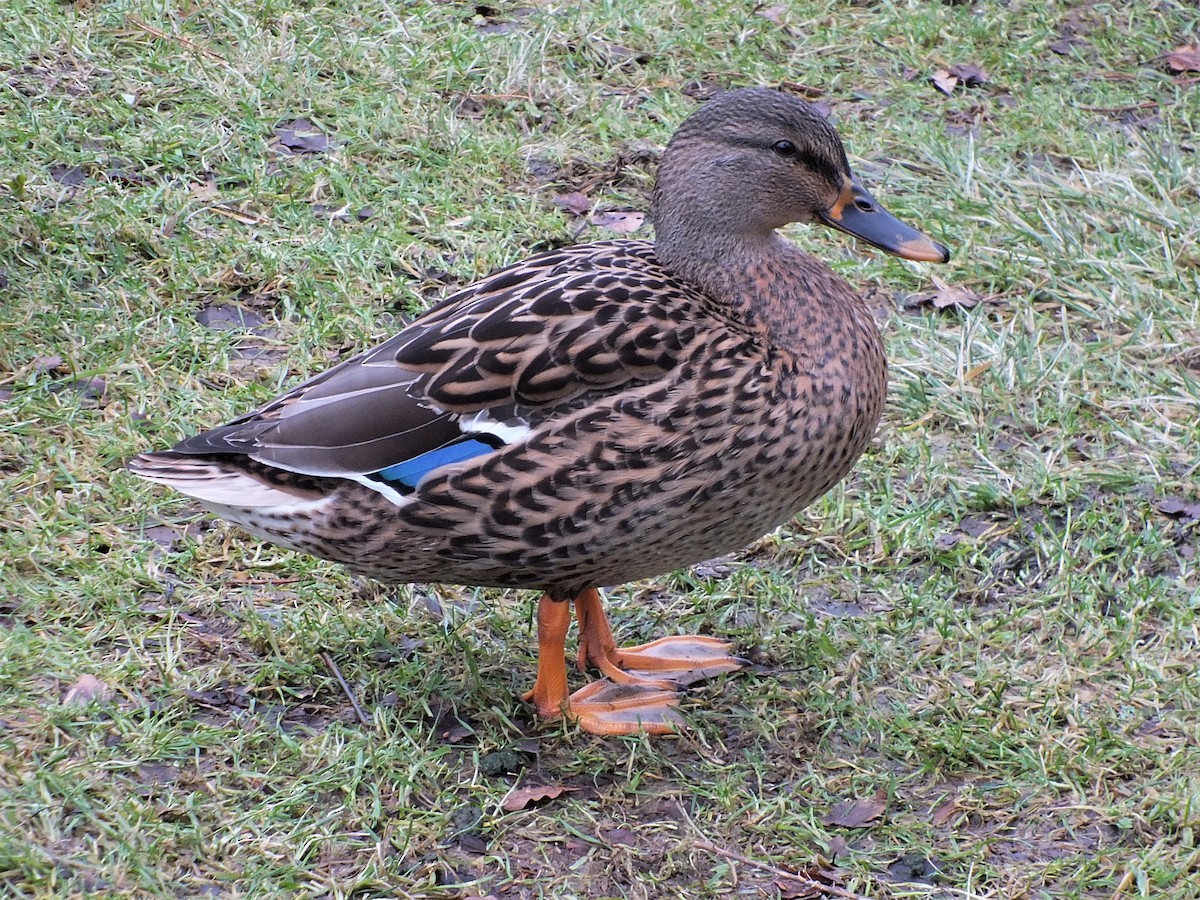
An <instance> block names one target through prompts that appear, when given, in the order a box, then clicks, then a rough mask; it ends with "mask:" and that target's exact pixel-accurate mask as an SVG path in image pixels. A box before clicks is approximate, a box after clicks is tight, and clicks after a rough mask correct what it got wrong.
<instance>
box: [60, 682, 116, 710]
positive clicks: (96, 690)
mask: <svg viewBox="0 0 1200 900" xmlns="http://www.w3.org/2000/svg"><path fill="white" fill-rule="evenodd" d="M112 698H113V689H112V688H111V687H109V686H108V685H107V684H105V683H104V682H103V681H101V680H100V679H99V678H97V677H96V676H95V675H80V676H79V677H78V678H77V679H75V683H74V684H73V685H71V686H70V687H69V688H67V691H66V693H65V694H63V698H62V704H63V706H88V705H89V704H91V703H93V702H95V701H99V702H101V703H104V702H106V701H108V700H111V699H112Z"/></svg>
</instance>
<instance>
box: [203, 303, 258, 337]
mask: <svg viewBox="0 0 1200 900" xmlns="http://www.w3.org/2000/svg"><path fill="white" fill-rule="evenodd" d="M196 321H197V322H199V323H200V324H201V325H203V326H204V327H205V328H211V329H212V330H213V331H250V332H253V333H255V334H257V333H259V331H260V330H261V326H262V325H263V324H264V322H265V320H264V319H263V317H262V316H260V315H259V314H258V313H256V312H254V310H251V309H246V307H244V306H239V305H238V304H236V303H216V304H214V305H212V306H206V307H204V309H202V310H200V312H198V313H196Z"/></svg>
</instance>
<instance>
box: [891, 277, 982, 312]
mask: <svg viewBox="0 0 1200 900" xmlns="http://www.w3.org/2000/svg"><path fill="white" fill-rule="evenodd" d="M933 284H934V287H935V288H936V289H935V290H932V291H926V292H924V293H921V294H909V295H908V296H907V297H904V298H903V299H902V300H901V302H900V305H901V306H903V307H904V308H905V309H916V308H917V307H919V306H932V307H933V308H934V309H937V310H943V309H950V308H951V307H954V308H957V309H971V308H972V307H975V306H978V305H979V304H980V303H983V302H984V300H985V298H984V297H982V296H981V295H980V294H979V293H977V292H976V291H974V290H972V289H971V288H969V287H964V286H963V285H958V284H946V283H945V282H943V281H941V280H939V279H937V278H935V279H934V280H933Z"/></svg>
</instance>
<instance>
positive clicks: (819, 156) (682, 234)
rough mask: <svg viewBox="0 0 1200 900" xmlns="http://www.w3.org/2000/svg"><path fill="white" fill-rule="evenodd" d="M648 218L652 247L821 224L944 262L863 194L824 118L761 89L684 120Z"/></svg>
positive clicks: (932, 246)
mask: <svg viewBox="0 0 1200 900" xmlns="http://www.w3.org/2000/svg"><path fill="white" fill-rule="evenodd" d="M651 218H652V220H653V222H654V226H655V230H656V233H657V235H658V237H659V240H660V242H662V241H663V240H664V238H665V239H666V240H667V241H671V240H672V238H673V237H674V238H675V239H679V240H689V241H695V242H697V243H699V244H703V243H704V242H703V240H697V239H698V238H701V237H702V236H703V235H704V233H705V232H709V233H711V234H714V235H716V234H722V233H723V234H724V235H726V236H728V237H730V238H733V239H743V240H751V241H753V240H756V239H766V238H769V236H770V234H771V232H772V231H774V229H776V228H779V227H780V226H782V225H786V224H788V223H789V222H821V223H823V224H825V225H829V226H832V227H833V228H837V229H838V230H839V231H844V232H846V233H847V234H852V235H854V236H855V237H857V238H859V239H860V240H863V241H866V242H867V243H868V244H871V245H872V246H875V247H878V248H879V249H880V250H885V251H887V252H888V253H892V254H894V255H896V256H900V257H903V258H905V259H915V260H922V261H925V262H946V261H947V260H948V259H950V251H949V250H947V249H946V247H944V246H943V245H942V244H939V243H937V242H936V241H932V240H930V239H929V238H927V237H925V236H924V235H923V234H921V233H920V232H919V231H917V230H916V229H915V228H912V227H911V226H909V225H906V224H904V223H903V222H901V221H900V220H899V219H897V218H896V217H895V216H893V215H892V214H891V213H889V212H888V211H887V210H886V209H884V208H883V206H882V205H881V204H880V203H879V202H878V201H877V200H875V198H874V197H872V196H871V195H870V193H868V192H867V189H866V188H865V187H863V185H862V182H860V181H859V180H858V178H857V176H855V174H854V173H853V172H852V171H851V170H850V164H849V163H848V162H847V161H846V152H845V150H843V149H842V142H841V140H840V139H839V138H838V136H837V132H836V131H834V129H833V126H832V125H830V124H829V121H828V120H827V119H826V118H825V117H824V116H822V115H821V114H820V113H819V112H817V111H816V110H815V109H814V108H813V107H812V106H810V105H809V104H808V103H805V102H804V101H803V100H799V99H797V98H795V97H792V96H789V95H787V94H781V93H779V92H778V91H772V90H767V89H765V88H750V89H746V90H736V91H726V92H724V93H721V94H718V95H716V96H715V97H713V98H712V99H711V100H709V101H708V102H707V103H705V104H704V105H703V106H702V107H700V109H698V110H697V111H696V112H694V113H693V114H692V115H691V116H689V117H688V118H687V120H685V121H684V123H683V124H682V125H681V126H680V127H679V130H678V131H677V132H676V133H675V136H674V137H673V138H672V139H671V142H670V144H668V145H667V150H666V152H665V153H664V154H663V160H662V165H661V166H660V169H659V176H658V182H657V184H656V185H655V189H654V205H653V208H652V210H651Z"/></svg>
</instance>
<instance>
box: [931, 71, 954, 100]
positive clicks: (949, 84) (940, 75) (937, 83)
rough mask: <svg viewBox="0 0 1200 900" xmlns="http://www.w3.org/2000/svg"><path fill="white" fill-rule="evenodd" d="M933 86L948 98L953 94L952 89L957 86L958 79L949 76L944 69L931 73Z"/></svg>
mask: <svg viewBox="0 0 1200 900" xmlns="http://www.w3.org/2000/svg"><path fill="white" fill-rule="evenodd" d="M932 81H933V86H934V87H935V88H937V89H938V90H939V91H941V92H942V93H943V94H945V95H946V96H947V97H949V96H950V95H951V94H953V93H954V88H955V86H956V85H957V84H958V78H957V77H956V76H954V75H951V74H950V73H949V71H947V70H946V69H938V70H937V71H936V72H934V73H933V79H932Z"/></svg>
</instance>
